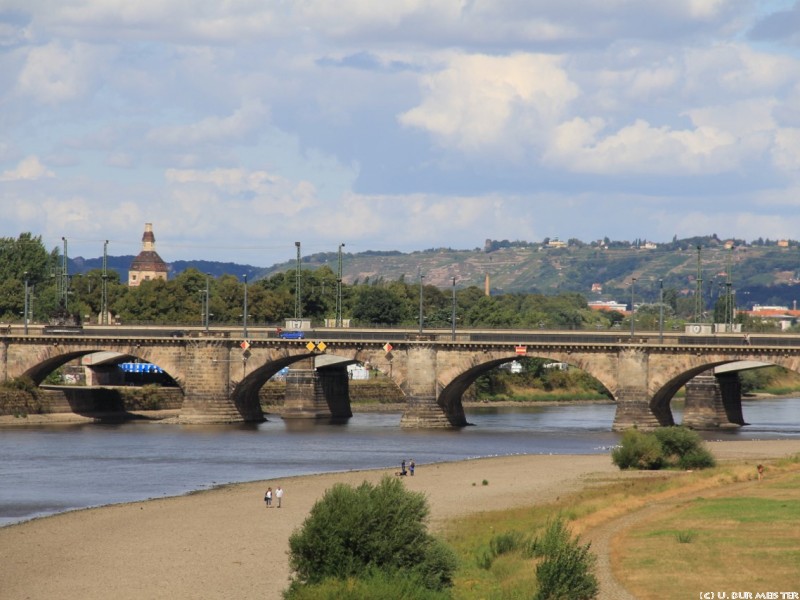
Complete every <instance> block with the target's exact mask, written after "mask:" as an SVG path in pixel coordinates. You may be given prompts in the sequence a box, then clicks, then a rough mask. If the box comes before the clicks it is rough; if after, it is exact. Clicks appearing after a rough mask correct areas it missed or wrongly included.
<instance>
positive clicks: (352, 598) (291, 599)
mask: <svg viewBox="0 0 800 600" xmlns="http://www.w3.org/2000/svg"><path fill="white" fill-rule="evenodd" d="M284 597H285V598H286V599H287V600H341V599H342V598H347V600H375V598H380V599H381V600H448V599H449V598H450V594H449V592H447V591H435V590H430V589H427V588H426V587H425V586H424V585H423V584H422V583H421V582H420V580H418V579H417V578H415V577H413V576H409V575H406V574H392V575H389V574H387V573H383V572H380V571H370V572H369V573H367V574H366V575H364V576H363V577H360V578H358V579H355V578H350V579H326V580H325V581H323V582H321V583H317V584H313V585H304V586H297V587H292V588H291V589H290V590H289V591H287V592H286V593H285V594H284Z"/></svg>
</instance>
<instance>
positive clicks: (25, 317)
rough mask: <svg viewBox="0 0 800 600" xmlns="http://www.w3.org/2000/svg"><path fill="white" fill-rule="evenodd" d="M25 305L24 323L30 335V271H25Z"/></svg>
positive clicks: (26, 333)
mask: <svg viewBox="0 0 800 600" xmlns="http://www.w3.org/2000/svg"><path fill="white" fill-rule="evenodd" d="M24 276H25V306H24V308H23V310H24V311H25V312H24V315H23V317H22V321H23V323H25V335H28V289H29V288H28V272H27V271H25V275H24Z"/></svg>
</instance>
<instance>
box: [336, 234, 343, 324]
mask: <svg viewBox="0 0 800 600" xmlns="http://www.w3.org/2000/svg"><path fill="white" fill-rule="evenodd" d="M342 248H344V244H343V243H342V244H339V271H338V273H337V275H336V327H341V326H342Z"/></svg>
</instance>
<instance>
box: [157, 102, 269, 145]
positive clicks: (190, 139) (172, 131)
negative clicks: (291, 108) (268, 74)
mask: <svg viewBox="0 0 800 600" xmlns="http://www.w3.org/2000/svg"><path fill="white" fill-rule="evenodd" d="M268 117H269V110H267V108H266V107H264V106H263V105H262V104H261V102H260V101H258V100H246V101H245V102H243V104H242V106H241V107H240V108H238V109H236V110H235V111H234V112H233V114H232V115H230V116H228V117H216V116H212V117H206V118H204V119H201V120H200V121H198V122H196V123H191V124H189V125H173V126H166V127H158V128H155V129H153V130H152V131H150V132H149V133H148V134H147V139H148V141H150V142H153V143H155V144H158V145H162V146H179V147H189V148H191V147H192V146H195V145H198V144H218V143H233V142H237V141H242V140H243V139H244V138H247V137H248V136H251V135H252V134H253V131H254V130H257V129H258V128H259V127H260V126H261V125H262V124H263V123H264V122H265V121H266V120H267V118H268Z"/></svg>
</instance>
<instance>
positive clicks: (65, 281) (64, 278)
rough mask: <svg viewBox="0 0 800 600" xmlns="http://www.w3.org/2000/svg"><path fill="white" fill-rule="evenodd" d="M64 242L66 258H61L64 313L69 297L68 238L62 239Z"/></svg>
mask: <svg viewBox="0 0 800 600" xmlns="http://www.w3.org/2000/svg"><path fill="white" fill-rule="evenodd" d="M61 241H62V242H64V256H62V257H61V301H62V303H63V304H64V311H66V310H67V299H68V296H69V263H68V262H67V238H65V237H62V238H61Z"/></svg>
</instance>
